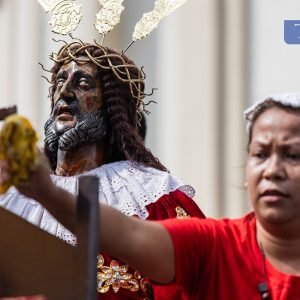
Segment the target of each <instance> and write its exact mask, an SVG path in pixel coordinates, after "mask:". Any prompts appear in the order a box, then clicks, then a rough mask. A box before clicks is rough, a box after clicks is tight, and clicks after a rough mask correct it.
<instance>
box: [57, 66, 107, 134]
mask: <svg viewBox="0 0 300 300" xmlns="http://www.w3.org/2000/svg"><path fill="white" fill-rule="evenodd" d="M97 73H98V70H97V66H96V65H95V64H93V63H91V62H88V63H77V62H75V61H71V62H70V63H68V64H65V65H63V66H62V67H61V68H60V70H59V72H58V73H57V76H56V90H55V92H54V99H53V100H54V109H53V111H52V114H51V116H52V117H53V118H54V124H53V125H54V128H55V130H56V131H57V132H63V131H66V130H67V129H68V128H72V127H73V126H74V125H75V124H76V122H77V121H78V120H77V117H76V115H80V114H84V113H88V112H97V110H99V108H100V107H101V106H102V103H103V102H102V98H101V86H100V81H99V79H98V78H97Z"/></svg>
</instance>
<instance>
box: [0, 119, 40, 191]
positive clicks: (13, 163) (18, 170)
mask: <svg viewBox="0 0 300 300" xmlns="http://www.w3.org/2000/svg"><path fill="white" fill-rule="evenodd" d="M37 140H38V137H37V134H36V132H35V130H34V129H33V127H32V126H31V124H30V122H29V121H28V120H27V119H26V118H25V117H22V116H19V115H17V114H14V115H11V116H9V117H7V118H6V119H5V120H4V124H3V127H2V129H1V131H0V160H6V161H7V162H8V165H9V172H10V179H9V180H8V181H6V182H5V183H4V184H0V194H3V193H5V192H6V191H7V190H8V188H9V187H10V186H11V185H18V184H22V183H23V184H24V183H26V182H27V181H28V179H29V175H30V173H31V172H32V171H33V170H34V169H35V168H36V167H37V166H38V164H39V161H40V156H39V151H38V148H37V146H36V142H37Z"/></svg>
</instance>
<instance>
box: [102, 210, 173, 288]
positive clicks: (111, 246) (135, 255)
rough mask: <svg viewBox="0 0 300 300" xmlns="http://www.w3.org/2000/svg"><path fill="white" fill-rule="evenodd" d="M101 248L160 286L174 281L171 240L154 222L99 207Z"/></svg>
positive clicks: (161, 227)
mask: <svg viewBox="0 0 300 300" xmlns="http://www.w3.org/2000/svg"><path fill="white" fill-rule="evenodd" d="M100 209H101V210H100V246H101V248H102V250H103V251H105V252H107V253H109V254H110V255H112V256H115V257H118V258H120V259H121V260H122V261H125V262H126V263H128V264H129V265H130V266H131V267H133V268H135V269H136V270H139V271H140V272H141V273H142V274H144V275H147V276H149V277H150V278H151V279H152V280H155V281H157V282H160V283H170V282H171V281H172V280H173V279H174V277H175V258H174V249H173V243H172V239H171V237H170V235H169V233H168V232H167V230H166V229H165V228H164V227H163V226H162V225H160V224H159V223H157V222H151V221H142V220H140V219H138V218H129V217H127V216H125V215H123V214H121V213H120V212H119V211H117V210H115V209H113V208H111V207H109V206H107V205H101V208H100Z"/></svg>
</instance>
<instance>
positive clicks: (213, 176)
mask: <svg viewBox="0 0 300 300" xmlns="http://www.w3.org/2000/svg"><path fill="white" fill-rule="evenodd" d="M77 3H82V4H83V5H84V6H83V9H82V11H83V20H82V22H81V23H80V25H79V27H78V29H77V30H76V31H75V32H74V33H73V35H74V36H75V37H77V38H80V39H82V40H83V41H86V42H91V41H93V40H94V39H97V40H98V41H100V40H101V36H99V34H98V33H97V32H96V30H95V29H94V25H93V24H94V22H95V15H96V13H97V12H98V11H99V9H100V5H99V2H98V1H97V0H77ZM124 5H125V6H126V8H125V10H124V11H123V14H122V19H121V22H120V24H119V25H118V26H117V27H116V28H115V29H114V30H113V31H112V32H111V33H109V34H108V36H107V38H106V39H105V42H104V45H105V46H109V47H111V48H114V49H118V50H121V49H124V48H125V46H126V45H127V44H128V43H130V41H131V39H132V33H133V30H134V26H135V24H136V22H137V21H138V20H139V19H140V18H141V16H142V14H143V13H144V12H148V11H151V10H152V9H153V6H154V0H125V1H124ZM50 17H51V16H50V14H46V13H45V11H44V10H43V8H42V6H41V5H40V4H39V3H38V1H37V0H0V37H1V47H0V91H1V97H0V106H1V107H3V106H8V105H12V104H17V106H18V111H19V113H20V114H22V115H25V116H27V117H28V118H29V119H30V120H31V121H32V123H33V124H34V126H35V128H36V129H37V130H38V132H39V134H40V136H41V140H42V139H43V124H44V122H45V121H46V119H47V117H48V115H49V107H50V101H49V99H48V98H47V96H48V87H49V85H48V83H47V81H46V80H45V79H43V78H42V77H41V75H47V73H45V72H43V71H42V69H41V67H40V66H39V64H38V63H39V62H40V63H42V64H43V65H44V66H45V68H48V69H49V68H50V67H51V62H50V60H49V59H48V55H49V54H50V53H51V52H53V51H54V52H55V51H57V50H58V49H59V48H60V46H61V45H62V44H61V43H55V42H53V41H52V38H55V39H64V40H66V41H69V38H68V37H61V36H57V35H55V34H53V33H51V30H50V26H49V25H48V21H49V20H50ZM284 20H300V2H299V1H298V0H263V1H262V0H251V1H246V0H188V1H187V3H185V4H184V5H183V6H182V7H181V8H179V9H178V10H176V11H175V12H174V13H173V14H171V15H170V16H169V17H168V18H166V19H164V20H163V21H162V22H161V24H160V26H159V28H158V29H156V30H155V31H153V32H152V33H151V35H150V36H149V37H147V38H146V39H144V40H141V41H137V42H136V43H135V44H134V45H133V46H132V47H131V48H130V49H129V50H128V51H127V53H126V54H127V55H128V56H129V57H130V58H131V59H133V60H134V61H135V62H136V64H137V65H138V66H140V67H141V66H144V71H145V73H146V75H147V80H146V89H147V90H148V91H149V92H150V91H151V89H152V88H157V89H158V90H157V91H156V92H155V93H154V95H153V96H151V97H149V98H148V100H154V101H156V102H157V104H152V105H151V106H150V107H148V108H149V109H150V110H151V112H152V113H151V115H150V116H148V117H147V128H148V130H147V138H146V144H147V146H148V147H149V148H150V149H151V150H152V151H153V153H154V154H155V155H156V156H158V157H159V159H160V160H161V161H162V163H163V164H164V165H165V166H167V168H168V169H169V170H170V171H171V172H172V173H174V174H175V175H177V176H178V177H181V178H182V179H183V180H184V181H185V182H186V183H188V184H190V185H192V186H193V187H194V188H195V189H196V195H195V200H196V201H197V203H198V205H199V206H200V207H201V209H202V210H203V211H204V212H205V213H206V215H208V216H213V217H222V216H229V217H235V216H240V215H241V214H242V213H245V212H246V211H248V210H249V206H248V202H247V199H246V195H245V191H244V163H245V158H246V143H247V136H246V130H245V122H244V120H243V116H242V112H243V110H244V108H245V107H247V106H248V105H249V104H250V103H251V102H253V101H255V100H258V99H260V98H262V97H264V96H266V95H268V94H270V93H277V92H295V91H298V90H300V87H299V84H300V82H299V78H298V71H299V70H300V59H299V55H300V45H288V44H286V43H285V42H284V34H283V33H284V24H283V22H284Z"/></svg>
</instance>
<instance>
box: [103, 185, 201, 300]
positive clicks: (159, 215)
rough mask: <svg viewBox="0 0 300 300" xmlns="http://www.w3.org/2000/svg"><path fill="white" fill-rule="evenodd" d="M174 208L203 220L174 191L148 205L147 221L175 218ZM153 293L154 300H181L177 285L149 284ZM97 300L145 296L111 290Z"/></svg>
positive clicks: (134, 299) (190, 202)
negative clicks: (179, 208)
mask: <svg viewBox="0 0 300 300" xmlns="http://www.w3.org/2000/svg"><path fill="white" fill-rule="evenodd" d="M176 207H181V208H182V209H184V211H185V212H186V213H187V214H188V215H189V216H194V217H200V218H204V214H203V213H202V211H201V210H200V209H199V207H198V206H197V204H196V203H195V202H194V201H193V200H192V199H191V198H189V197H188V196H186V195H185V194H184V193H183V192H181V191H179V190H176V191H174V192H171V193H169V194H168V195H164V196H162V197H161V198H159V199H158V200H157V201H156V202H155V203H152V204H149V205H148V206H147V210H148V212H149V217H148V218H147V219H148V220H163V219H167V218H176V216H177V213H176ZM102 255H103V257H104V259H105V265H106V266H109V265H110V262H111V259H112V258H111V257H109V256H108V255H105V254H102ZM115 260H116V261H117V262H118V264H119V265H123V263H121V262H120V261H118V260H117V259H115ZM127 273H130V274H134V270H132V269H131V268H129V270H128V271H127ZM151 285H152V288H153V293H154V299H155V300H164V299H166V300H167V299H168V300H173V299H174V300H177V299H178V300H179V299H182V298H181V293H182V291H181V288H182V287H181V286H179V285H177V283H173V284H171V285H156V284H153V283H152V284H151ZM98 298H99V300H100V299H101V300H117V299H118V300H119V299H132V300H137V299H138V300H142V299H147V298H146V295H145V294H144V293H143V291H142V290H141V289H139V290H138V291H136V292H131V291H130V290H128V289H124V288H120V289H119V291H118V292H117V293H114V292H113V291H112V289H111V288H110V290H109V291H108V292H106V293H103V294H100V293H99V297H98Z"/></svg>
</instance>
